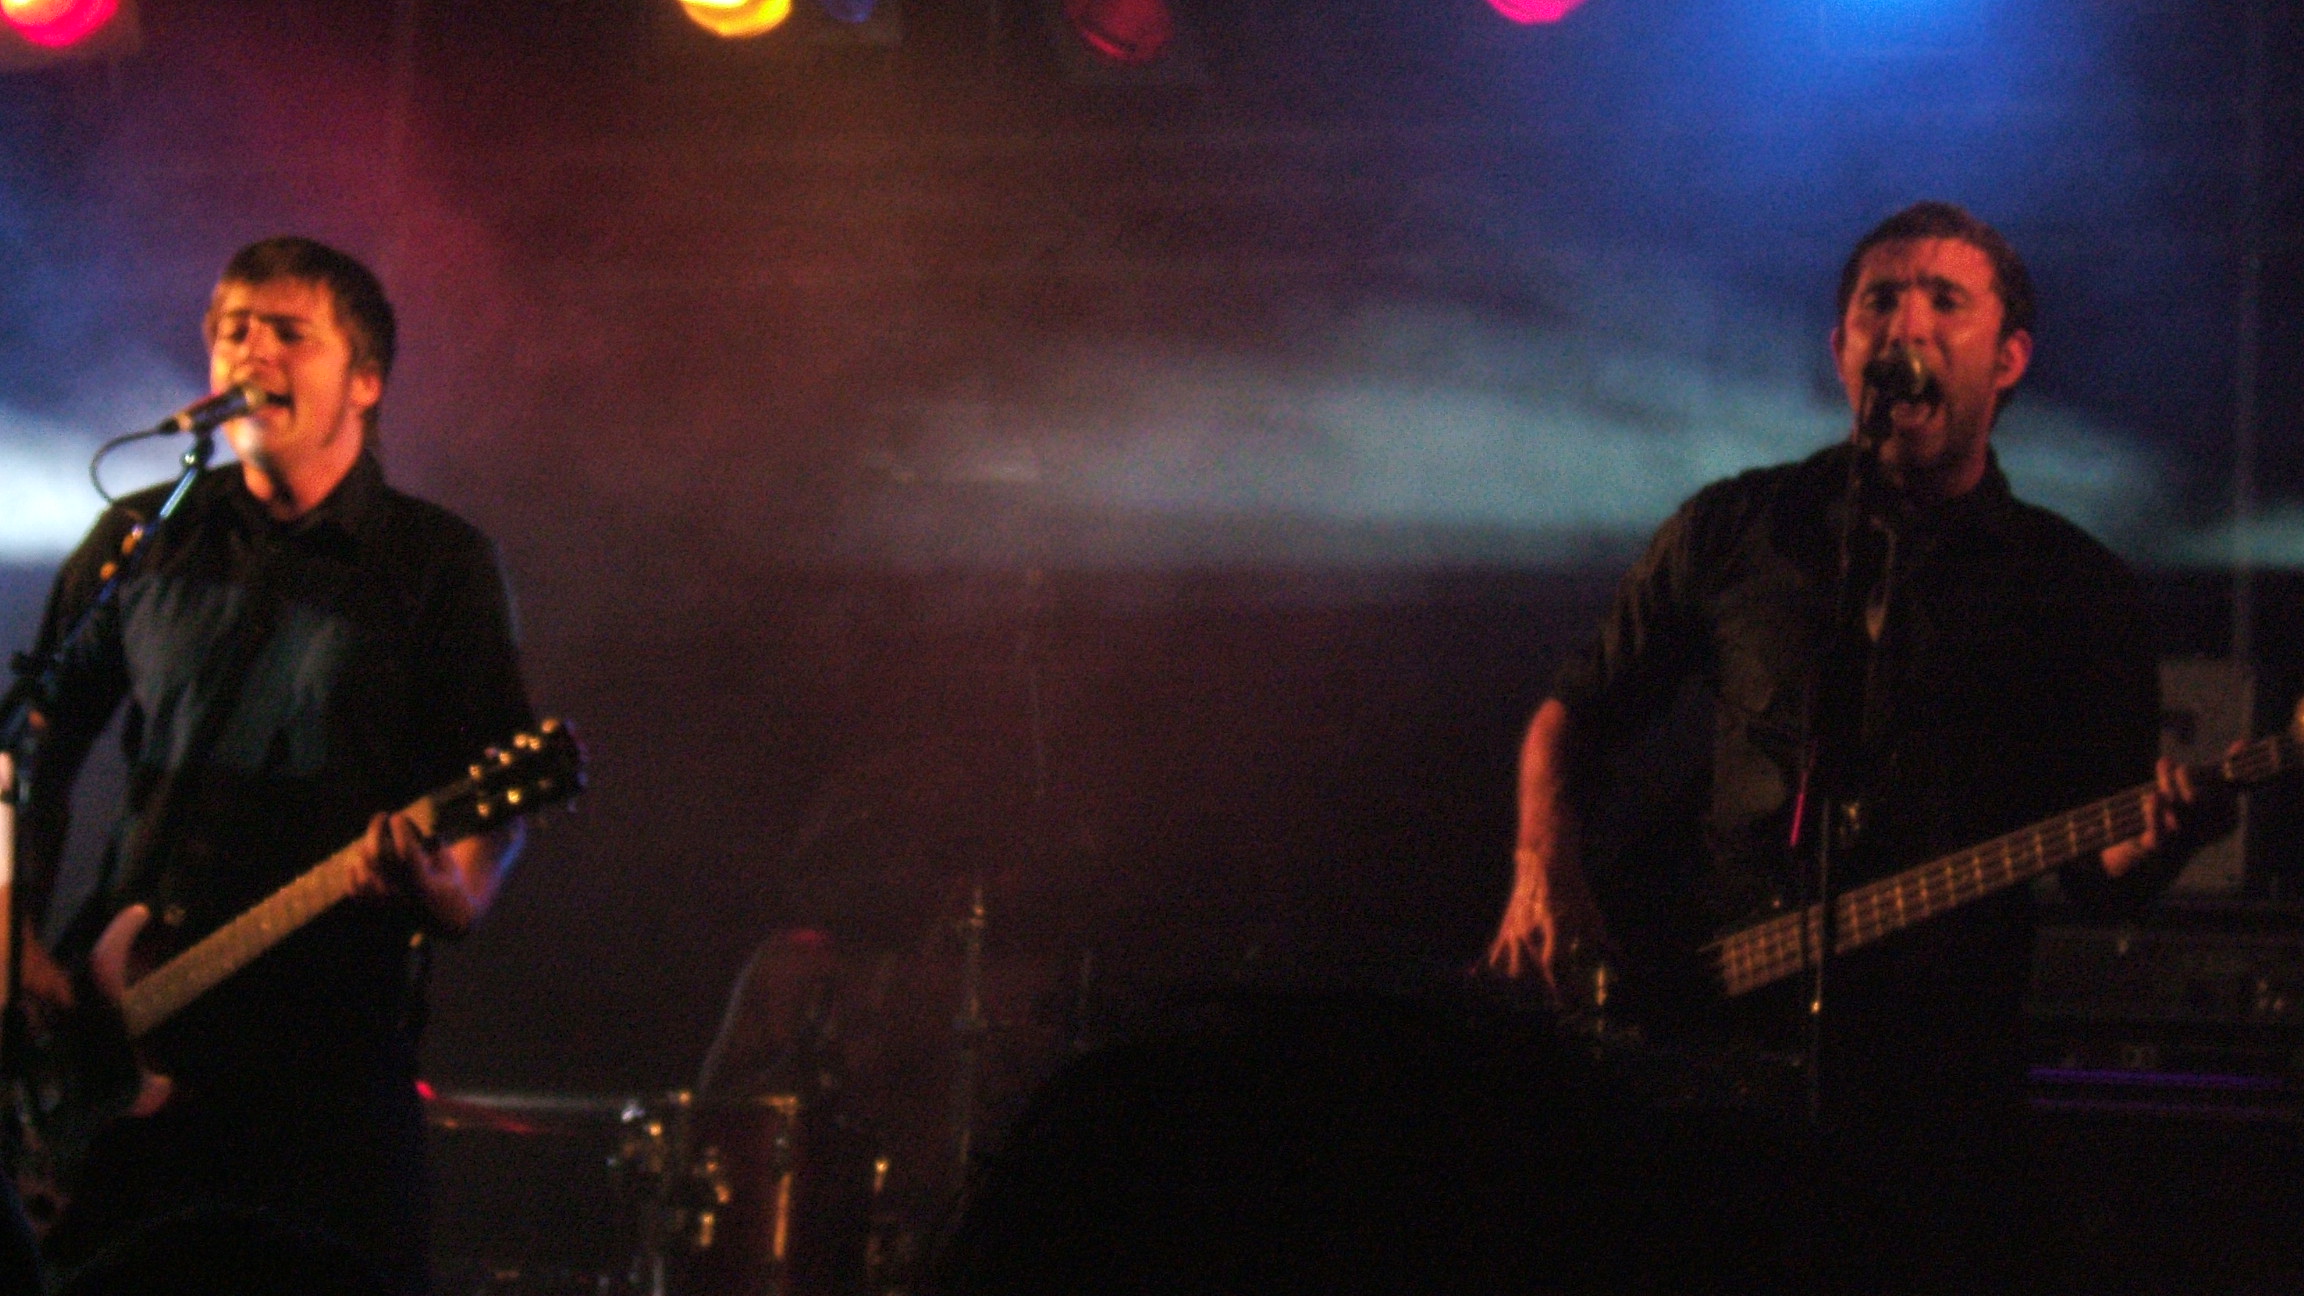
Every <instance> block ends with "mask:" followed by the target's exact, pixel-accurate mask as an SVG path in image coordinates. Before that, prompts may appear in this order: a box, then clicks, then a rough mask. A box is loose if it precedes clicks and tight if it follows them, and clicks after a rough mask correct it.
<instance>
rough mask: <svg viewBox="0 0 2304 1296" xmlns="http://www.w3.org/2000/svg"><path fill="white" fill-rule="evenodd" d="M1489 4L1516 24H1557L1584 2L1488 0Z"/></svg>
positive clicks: (1571, 0) (1575, 0) (1570, 0)
mask: <svg viewBox="0 0 2304 1296" xmlns="http://www.w3.org/2000/svg"><path fill="white" fill-rule="evenodd" d="M1488 3H1489V4H1491V5H1494V6H1495V7H1496V12H1498V13H1500V14H1502V15H1504V16H1505V17H1507V18H1509V19H1511V20H1512V21H1514V22H1516V23H1556V22H1558V21H1560V20H1561V19H1563V18H1565V17H1567V16H1568V15H1569V13H1570V12H1571V11H1573V10H1574V9H1575V8H1576V6H1578V5H1580V4H1583V3H1584V0H1488Z"/></svg>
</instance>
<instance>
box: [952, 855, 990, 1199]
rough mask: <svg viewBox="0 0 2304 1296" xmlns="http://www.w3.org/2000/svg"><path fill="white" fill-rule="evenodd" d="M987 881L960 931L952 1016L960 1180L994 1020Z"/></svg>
mask: <svg viewBox="0 0 2304 1296" xmlns="http://www.w3.org/2000/svg"><path fill="white" fill-rule="evenodd" d="M988 925H989V924H988V922H987V920H986V917H985V911H984V880H983V878H981V877H979V878H977V879H976V881H975V882H974V883H973V884H972V885H971V886H970V888H969V892H968V916H967V917H965V918H963V919H961V920H960V921H959V923H958V924H957V926H958V927H959V929H960V1011H959V1012H958V1013H956V1014H954V1016H953V1018H952V1034H953V1036H954V1038H955V1039H956V1040H957V1041H958V1050H957V1052H958V1057H959V1065H958V1067H957V1068H955V1070H954V1072H953V1076H952V1170H953V1174H954V1176H955V1180H954V1181H955V1182H965V1181H966V1179H967V1176H968V1161H969V1158H970V1157H971V1156H972V1155H974V1153H975V1150H976V1149H975V1143H976V1099H977V1091H978V1090H979V1089H981V1088H982V1087H983V1078H982V1077H983V1070H984V1041H985V1037H986V1036H987V1035H989V1034H990V1033H991V1029H992V1023H991V1022H990V1021H988V1020H986V1019H985V1016H984V929H985V927H986V926H988Z"/></svg>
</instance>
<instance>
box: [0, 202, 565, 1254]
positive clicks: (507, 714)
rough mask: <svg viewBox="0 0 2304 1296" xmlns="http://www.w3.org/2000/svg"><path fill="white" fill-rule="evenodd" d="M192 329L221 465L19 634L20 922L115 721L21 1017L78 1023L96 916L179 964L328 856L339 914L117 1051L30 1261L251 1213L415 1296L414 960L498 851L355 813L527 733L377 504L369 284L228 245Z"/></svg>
mask: <svg viewBox="0 0 2304 1296" xmlns="http://www.w3.org/2000/svg"><path fill="white" fill-rule="evenodd" d="M204 333H205V337H206V340H207V343H208V359H209V378H210V385H211V388H212V390H214V391H217V392H219V393H223V392H229V391H233V390H235V389H238V390H241V391H243V392H245V393H246V396H245V400H246V403H247V404H248V405H249V406H251V407H252V408H250V409H249V411H248V412H247V413H246V414H245V415H243V416H241V417H238V418H235V419H233V420H231V421H230V422H228V423H226V424H225V425H224V428H223V431H224V434H225V436H226V438H227V440H228V441H229V442H230V444H231V446H232V449H233V450H234V451H235V452H236V454H237V457H238V463H237V465H233V466H229V467H227V468H225V469H222V470H219V471H216V472H211V473H208V474H206V475H205V476H204V477H203V478H201V479H200V480H199V481H198V482H197V483H196V484H195V485H194V486H193V487H192V489H191V491H190V493H189V494H188V495H187V496H186V497H185V499H184V502H183V504H182V506H181V507H180V508H179V510H178V511H177V512H176V513H175V514H174V515H173V516H171V517H170V518H168V519H167V521H166V523H165V524H164V525H163V526H161V527H159V528H158V529H156V530H155V531H153V532H152V534H151V535H150V537H149V538H148V540H146V541H145V543H144V548H145V552H141V553H138V554H136V555H134V565H133V567H132V568H131V569H130V570H131V573H132V574H131V576H130V577H129V578H128V579H127V580H125V581H124V582H122V583H121V584H120V585H119V587H118V588H117V590H116V591H115V593H114V595H113V597H111V598H110V599H109V600H108V601H105V602H104V603H103V605H102V606H101V607H100V608H99V609H98V610H97V611H96V613H95V614H94V616H93V617H92V618H90V617H84V615H83V614H84V612H85V611H86V609H88V608H89V607H90V606H91V604H92V602H93V601H94V597H95V592H96V591H97V590H98V588H99V587H100V586H101V585H102V583H103V579H104V575H105V574H106V573H105V570H104V569H105V568H106V566H107V565H108V564H110V563H112V562H113V561H114V560H115V559H117V558H118V557H119V556H120V554H121V551H122V540H123V538H124V537H125V536H126V535H127V533H128V532H129V530H130V528H131V527H132V526H133V525H134V524H135V523H137V522H139V521H142V520H145V519H148V518H149V517H150V516H151V515H152V513H153V511H154V510H155V508H156V507H157V506H158V505H159V503H160V497H161V495H162V494H163V493H164V492H162V491H151V492H145V493H141V494H137V495H132V496H129V497H127V498H125V499H123V500H121V501H119V502H118V503H117V504H116V505H115V506H114V507H112V508H111V509H109V510H108V511H106V512H105V514H104V515H103V516H102V517H101V518H100V519H99V520H98V521H97V523H96V525H95V528H94V530H93V531H92V532H91V533H90V534H89V536H88V538H87V540H86V541H85V542H84V543H83V544H82V545H81V547H80V549H79V550H78V551H77V552H76V553H75V554H74V555H73V556H72V557H71V559H70V560H69V561H68V562H67V563H66V564H65V566H64V568H63V571H62V573H61V574H60V575H59V576H58V578H57V581H56V585H55V589H54V592H53V593H52V595H51V597H50V601H49V605H48V609H47V614H46V618H45V620H44V622H43V625H42V629H41V642H40V644H39V645H38V649H37V651H36V653H35V658H37V659H47V658H50V657H53V661H54V665H53V668H52V669H50V670H49V671H47V673H46V675H45V677H44V678H43V679H42V680H41V682H40V684H41V687H40V694H39V697H38V716H37V722H36V724H35V725H34V727H33V732H34V733H35V735H36V743H35V744H34V750H33V751H32V752H31V753H29V755H30V760H29V762H28V766H27V769H26V771H25V775H26V777H25V783H24V789H23V791H24V796H23V805H22V819H23V845H24V850H23V852H22V863H23V868H22V879H23V892H24V900H25V903H24V906H23V907H24V912H25V913H26V915H27V916H28V918H29V919H30V920H31V921H33V922H38V921H40V920H41V919H43V918H44V917H45V913H44V911H45V909H46V907H47V904H48V901H49V898H50V894H51V892H52V891H53V888H54V884H55V878H56V866H57V858H58V855H59V853H60V850H61V845H62V842H63V840H64V836H65V828H66V815H67V802H68V798H69V795H70V791H71V786H72V782H73V779H74V776H75V774H76V773H77V771H78V769H79V767H80V765H81V763H82V759H83V758H84V757H85V755H86V754H87V752H88V750H89V747H90V744H91V743H92V742H93V741H94V739H95V738H96V736H97V735H98V733H99V732H100V731H101V730H102V729H103V728H104V726H105V724H106V723H107V721H108V720H109V718H110V717H111V716H112V714H113V713H114V712H115V710H116V709H118V708H119V706H120V705H121V703H122V702H123V700H125V702H126V705H127V719H126V730H125V741H126V747H127V753H126V754H127V759H128V789H127V803H126V805H125V806H124V808H123V812H122V815H121V817H120V820H119V823H118V826H117V828H116V830H115V832H114V834H113V836H112V839H111V845H110V848H109V850H108V852H107V856H106V859H105V864H104V871H103V875H102V878H101V882H100V886H99V888H98V895H97V896H96V899H95V901H94V902H92V903H91V904H90V905H89V906H88V907H87V909H86V910H84V911H83V912H82V913H81V914H80V915H79V917H77V918H76V919H74V920H73V921H72V922H71V923H70V924H69V925H68V927H67V934H66V935H65V936H64V937H63V938H62V939H61V940H60V941H59V945H58V949H57V952H56V953H57V958H56V961H55V962H51V961H50V960H49V959H48V957H47V956H46V955H45V954H44V953H42V952H41V951H40V950H39V949H38V948H37V947H36V946H35V947H32V948H31V949H29V950H28V952H27V958H26V967H25V974H24V991H25V997H26V998H27V999H28V1000H29V1001H31V1002H32V1003H33V1005H34V1008H35V1010H36V1011H39V1012H44V1013H55V1012H59V1011H61V1010H64V1009H66V1008H68V1007H69V1006H70V1005H71V1003H72V1001H73V1000H74V998H75V997H76V996H81V997H84V996H86V995H87V994H88V993H89V989H88V985H87V983H86V981H85V979H84V978H75V977H74V976H73V975H71V970H72V969H76V968H79V967H82V966H84V965H85V962H86V960H87V958H88V954H89V947H90V945H91V944H92V943H93V941H94V938H95V934H96V933H97V932H98V931H99V930H101V929H102V928H103V927H104V926H105V923H106V920H107V919H108V918H109V917H110V916H111V915H112V913H113V912H115V911H117V910H118V909H120V908H121V907H122V906H124V905H128V904H132V903H133V904H143V905H146V906H148V907H149V909H150V912H151V914H152V915H153V917H152V920H151V927H152V929H153V930H154V931H155V932H157V933H159V934H161V935H163V936H167V935H171V934H175V933H181V934H182V936H183V937H185V938H187V939H189V938H191V937H197V936H199V935H201V934H203V933H205V932H207V931H209V930H211V929H213V928H215V927H217V926H218V925H219V924H221V923H223V922H225V921H226V920H228V919H230V918H232V917H233V916H234V915H235V914H238V913H240V912H241V911H243V910H246V909H248V908H249V907H250V906H252V905H254V904H255V903H256V902H258V901H260V900H262V899H264V898H265V897H266V896H267V895H269V894H271V893H272V892H273V891H274V890H276V889H277V888H279V887H281V886H282V884H283V883H286V882H288V881H289V880H290V879H292V878H295V877H297V876H298V874H299V873H300V872H301V871H302V870H303V869H305V868H306V866H308V865H311V864H312V863H313V862H314V861H316V860H320V859H322V858H323V857H327V856H329V855H330V854H331V852H334V851H336V850H337V848H339V847H341V846H343V845H344V843H346V842H348V841H354V840H357V841H359V842H360V843H362V844H361V845H360V846H359V847H357V848H356V850H355V851H354V856H355V857H356V858H355V859H354V871H353V878H354V882H353V887H352V889H353V890H354V891H355V892H356V893H357V894H356V895H355V898H354V899H353V900H352V901H351V902H349V903H345V904H342V905H338V906H336V907H335V908H333V909H331V910H329V911H328V912H326V913H325V914H323V915H321V916H320V917H318V918H317V919H316V920H314V921H312V922H311V923H310V925H309V926H307V927H304V928H303V929H302V930H299V931H297V932H296V933H295V934H294V935H292V936H289V937H288V938H286V939H285V940H283V941H281V943H280V944H279V945H278V947H277V948H275V949H272V950H271V951H270V952H269V953H266V954H264V955H263V956H262V957H260V958H258V959H257V960H256V961H255V962H253V963H252V964H250V965H249V966H247V967H246V968H244V969H242V970H241V971H239V972H238V973H237V974H236V975H234V976H232V977H231V978H230V979H229V980H226V981H224V982H223V983H222V984H220V985H218V986H217V987H216V988H215V989H214V991H213V992H212V993H209V994H207V995H206V996H205V997H204V998H202V999H201V1000H200V1001H199V1002H197V1003H194V1004H192V1005H191V1006H189V1007H188V1008H186V1009H185V1010H184V1011H183V1012H182V1013H181V1015H179V1016H177V1017H176V1018H175V1019H174V1020H172V1021H170V1022H169V1023H167V1025H166V1026H164V1027H162V1028H160V1029H159V1030H157V1031H155V1032H154V1034H152V1035H151V1036H148V1037H147V1038H146V1039H145V1041H144V1044H145V1046H146V1051H147V1052H148V1054H149V1055H150V1056H151V1058H152V1061H153V1062H154V1064H155V1066H156V1067H157V1068H158V1069H160V1070H164V1071H166V1072H167V1073H168V1075H169V1076H170V1077H171V1078H172V1080H173V1088H172V1091H171V1093H170V1096H169V1099H168V1101H167V1102H166V1104H165V1105H164V1106H162V1107H161V1108H160V1109H159V1110H158V1111H157V1112H156V1113H154V1114H152V1115H150V1116H145V1117H139V1118H135V1119H129V1120H124V1121H121V1122H118V1123H117V1124H115V1125H113V1126H111V1127H110V1128H109V1129H108V1130H107V1131H106V1132H105V1133H104V1134H103V1135H102V1136H100V1137H99V1138H98V1139H97V1140H96V1142H95V1144H94V1146H93V1147H92V1148H91V1150H90V1152H89V1155H88V1157H87V1160H86V1164H85V1169H84V1171H83V1172H82V1173H81V1174H80V1175H79V1176H78V1177H77V1182H76V1184H75V1185H74V1186H73V1191H72V1194H71V1197H70V1200H69V1204H68V1205H67V1206H66V1208H65V1210H64V1213H63V1216H62V1218H61V1219H60V1220H59V1221H58V1222H57V1223H56V1225H55V1227H54V1228H53V1229H52V1231H51V1232H50V1233H49V1235H48V1239H47V1245H48V1247H49V1249H50V1252H51V1256H52V1259H53V1260H54V1261H55V1262H56V1263H58V1264H60V1265H63V1266H67V1267H69V1266H70V1265H73V1264H76V1263H80V1262H83V1261H85V1260H87V1259H89V1258H90V1257H92V1256H93V1255H95V1254H97V1253H98V1252H99V1251H100V1250H101V1249H103V1248H104V1247H106V1246H108V1245H110V1244H111V1243H112V1242H114V1241H116V1240H118V1239H119V1238H121V1237H122V1236H124V1235H125V1234H126V1233H127V1232H129V1231H131V1230H132V1229H133V1228H135V1227H136V1226H138V1225H140V1224H142V1223H145V1222H149V1221H152V1220H155V1219H158V1218H161V1217H165V1216H168V1215H171V1214H175V1213H178V1212H181V1211H183V1210H185V1209H188V1208H195V1207H209V1208H224V1207H230V1208H250V1209H260V1210H264V1211H267V1212H270V1213H272V1214H274V1215H277V1216H280V1217H284V1218H285V1219H287V1220H288V1221H290V1222H291V1223H292V1224H294V1225H296V1226H298V1227H302V1228H307V1229H310V1230H314V1231H318V1232H324V1233H326V1234H328V1235H332V1236H334V1237H335V1238H337V1239H340V1240H341V1241H343V1242H346V1243H349V1244H351V1245H352V1246H354V1247H355V1248H357V1249H358V1250H360V1251H362V1252H364V1253H365V1255H366V1256H367V1257H368V1259H369V1260H370V1261H371V1262H372V1263H373V1264H374V1265H375V1266H376V1267H377V1269H378V1270H379V1272H380V1273H381V1274H382V1275H384V1277H385V1279H386V1281H387V1282H388V1283H389V1284H390V1285H391V1286H392V1287H393V1288H394V1289H397V1290H406V1291H419V1290H423V1289H425V1288H426V1287H427V1285H428V1277H427V1271H426V1258H425V1238H426V1228H427V1215H428V1207H427V1202H426V1197H425V1188H424V1173H423V1151H424V1122H423V1112H422V1109H421V1107H420V1105H419V1101H418V1098H417V1094H416V1091H415V1078H416V1063H415V1052H414V1042H415V1031H416V1029H417V1026H418V1024H419V1022H420V1018H421V1012H422V1005H421V994H422V985H421V963H422V956H423V946H424V942H425V940H426V938H428V937H429V936H433V935H455V934H458V933H461V932H463V931H464V930H466V929H467V928H469V927H470V926H471V925H472V924H473V922H475V921H476V920H477V919H478V918H479V917H480V916H481V914H482V913H483V912H484V911H485V910H486V909H487V908H488V905H489V902H490V900H491V899H492V898H493V896H494V894H495V891H496V888H497V884H498V882H499V881H500V879H501V878H502V876H503V874H504V871H505V869H507V868H508V867H509V866H510V864H511V861H512V859H513V856H514V854H515V853H516V852H517V850H518V847H519V830H518V827H517V823H516V821H515V823H514V824H513V825H511V826H509V827H506V828H503V829H499V830H497V831H495V832H492V833H483V834H482V835H479V836H474V837H468V838H466V839H464V840H462V841H459V842H456V843H454V844H449V845H435V844H433V843H431V842H430V841H429V840H428V839H427V838H426V836H425V834H424V833H422V832H421V831H419V827H418V825H417V824H415V823H412V822H410V820H409V818H408V817H407V816H406V815H403V814H391V813H379V812H380V811H391V810H393V809H394V808H396V807H400V806H404V805H408V804H409V803H410V802H411V800H412V798H415V797H416V796H418V794H421V793H423V792H425V791H426V790H427V789H430V788H432V787H434V786H435V785H438V784H441V783H443V782H446V781H448V780H451V779H453V778H454V777H455V776H457V775H458V774H460V773H461V772H463V771H464V769H465V768H466V766H467V764H468V763H469V762H470V761H472V760H473V759H474V758H475V757H476V756H477V755H478V754H479V753H480V752H481V751H482V750H483V749H484V748H486V747H488V746H489V745H490V744H493V743H502V742H505V741H506V740H508V739H510V738H511V737H512V736H513V735H514V734H515V733H516V732H519V731H521V730H523V729H526V728H528V727H530V725H531V723H532V721H533V716H532V714H531V712H530V709H529V704H528V699H527V695H526V690H525V687H524V685H523V683H522V680H521V675H520V669H519V664H518V659H517V656H516V653H515V649H514V643H513V626H512V618H511V613H510V605H509V602H508V599H507V597H506V593H505V589H504V584H503V580H502V577H501V575H500V572H499V569H498V564H497V559H496V555H495V551H494V548H493V546H492V545H491V544H490V542H489V541H488V539H487V537H485V536H484V535H482V534H481V533H480V532H479V531H477V530H476V529H474V528H473V527H472V526H471V525H469V524H468V523H466V522H464V521H462V520H461V519H459V518H457V517H455V516H454V515H452V514H450V513H449V512H447V511H446V510H445V509H442V508H439V507H438V506H435V505H432V504H428V503H425V502H423V501H420V500H417V499H415V498H413V497H411V496H408V495H405V494H402V493H401V492H399V491H397V490H395V489H393V488H392V487H390V486H388V485H386V484H385V481H384V476H383V472H382V470H381V468H380V467H379V465H378V462H377V458H376V455H375V450H376V439H377V433H376V427H377V416H378V412H379V409H380V406H381V402H382V399H383V395H384V389H385V382H386V379H387V378H388V376H389V375H390V372H391V368H392V359H393V351H394V319H393V312H392V308H391V306H390V305H389V303H388V302H387V301H386V300H385V297H384V293H383V290H382V288H381V286H380V285H379V284H378V283H377V281H376V278H375V276H374V275H373V274H371V273H370V272H369V271H368V270H367V268H366V267H364V266H362V265H361V264H360V263H359V262H357V261H355V260H353V259H352V258H351V257H348V256H346V255H344V254H343V253H341V252H337V251H335V250H333V249H331V248H328V247H325V246H322V245H320V244H318V243H314V242H312V241H310V240H306V239H300V238H275V239H269V240H266V241H263V242H260V243H256V244H253V245H251V246H249V247H247V248H244V249H242V250H241V251H240V252H239V253H238V254H237V255H236V256H234V257H233V258H232V260H231V261H230V263H229V264H227V265H226V266H225V268H224V272H223V274H222V276H221V280H220V282H219V283H218V284H217V286H216V290H215V294H214V296H213V298H212V300H211V302H210V304H209V308H208V313H207V317H206V321H205V326H204ZM84 621H85V625H82V623H83V622H84ZM75 627H79V630H78V632H77V633H74V631H75Z"/></svg>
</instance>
